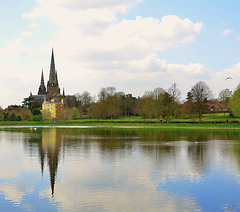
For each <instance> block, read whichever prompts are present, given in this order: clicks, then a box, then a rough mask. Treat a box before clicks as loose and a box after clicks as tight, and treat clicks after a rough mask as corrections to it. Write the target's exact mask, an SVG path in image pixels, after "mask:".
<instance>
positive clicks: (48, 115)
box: [42, 109, 53, 121]
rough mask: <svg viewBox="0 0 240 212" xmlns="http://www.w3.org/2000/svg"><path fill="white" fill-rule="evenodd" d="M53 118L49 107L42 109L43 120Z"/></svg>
mask: <svg viewBox="0 0 240 212" xmlns="http://www.w3.org/2000/svg"><path fill="white" fill-rule="evenodd" d="M52 119H53V117H52V114H51V112H50V111H49V110H47V109H44V110H42V120H43V121H49V120H52Z"/></svg>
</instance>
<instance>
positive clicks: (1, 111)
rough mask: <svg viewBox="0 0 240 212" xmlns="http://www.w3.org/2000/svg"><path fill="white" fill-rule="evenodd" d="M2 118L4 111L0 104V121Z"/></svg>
mask: <svg viewBox="0 0 240 212" xmlns="http://www.w3.org/2000/svg"><path fill="white" fill-rule="evenodd" d="M3 120H4V111H3V109H2V107H1V106H0V121H3Z"/></svg>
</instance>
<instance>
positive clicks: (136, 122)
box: [0, 113, 240, 128]
mask: <svg viewBox="0 0 240 212" xmlns="http://www.w3.org/2000/svg"><path fill="white" fill-rule="evenodd" d="M226 120H228V123H227V121H226ZM0 126H102V127H112V126H126V127H135V126H136V127H161V128H162V127H164V128H175V127H176V128H177V127H178V128H181V127H182V128H240V119H238V118H231V117H230V116H229V114H225V115H224V114H223V113H218V114H204V115H203V118H202V122H201V123H199V122H198V118H197V117H194V118H192V119H172V120H171V121H169V123H167V122H166V121H164V123H158V120H157V119H145V120H144V119H142V118H141V117H139V116H134V117H121V118H118V119H113V121H112V122H111V119H107V120H106V121H105V120H104V119H99V120H98V121H97V120H96V119H92V118H80V119H77V120H69V121H66V122H64V121H56V122H55V123H54V122H50V121H2V122H0Z"/></svg>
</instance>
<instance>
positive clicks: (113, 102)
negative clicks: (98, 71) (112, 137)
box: [104, 96, 121, 122]
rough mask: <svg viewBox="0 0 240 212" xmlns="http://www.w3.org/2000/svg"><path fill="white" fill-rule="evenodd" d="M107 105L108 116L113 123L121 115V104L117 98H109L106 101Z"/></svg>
mask: <svg viewBox="0 0 240 212" xmlns="http://www.w3.org/2000/svg"><path fill="white" fill-rule="evenodd" d="M104 102H105V104H106V111H107V116H110V117H111V122H112V118H113V117H118V116H119V115H120V114H121V109H120V106H121V102H120V100H119V98H118V97H117V96H108V97H107V98H106V99H105V100H104Z"/></svg>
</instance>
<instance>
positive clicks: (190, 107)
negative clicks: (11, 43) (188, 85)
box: [183, 92, 196, 116]
mask: <svg viewBox="0 0 240 212" xmlns="http://www.w3.org/2000/svg"><path fill="white" fill-rule="evenodd" d="M186 99H187V101H186V102H184V104H183V110H184V113H185V114H187V115H190V116H193V115H194V114H195V113H196V109H195V104H194V102H193V96H192V93H191V92H188V93H187V98H186Z"/></svg>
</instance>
